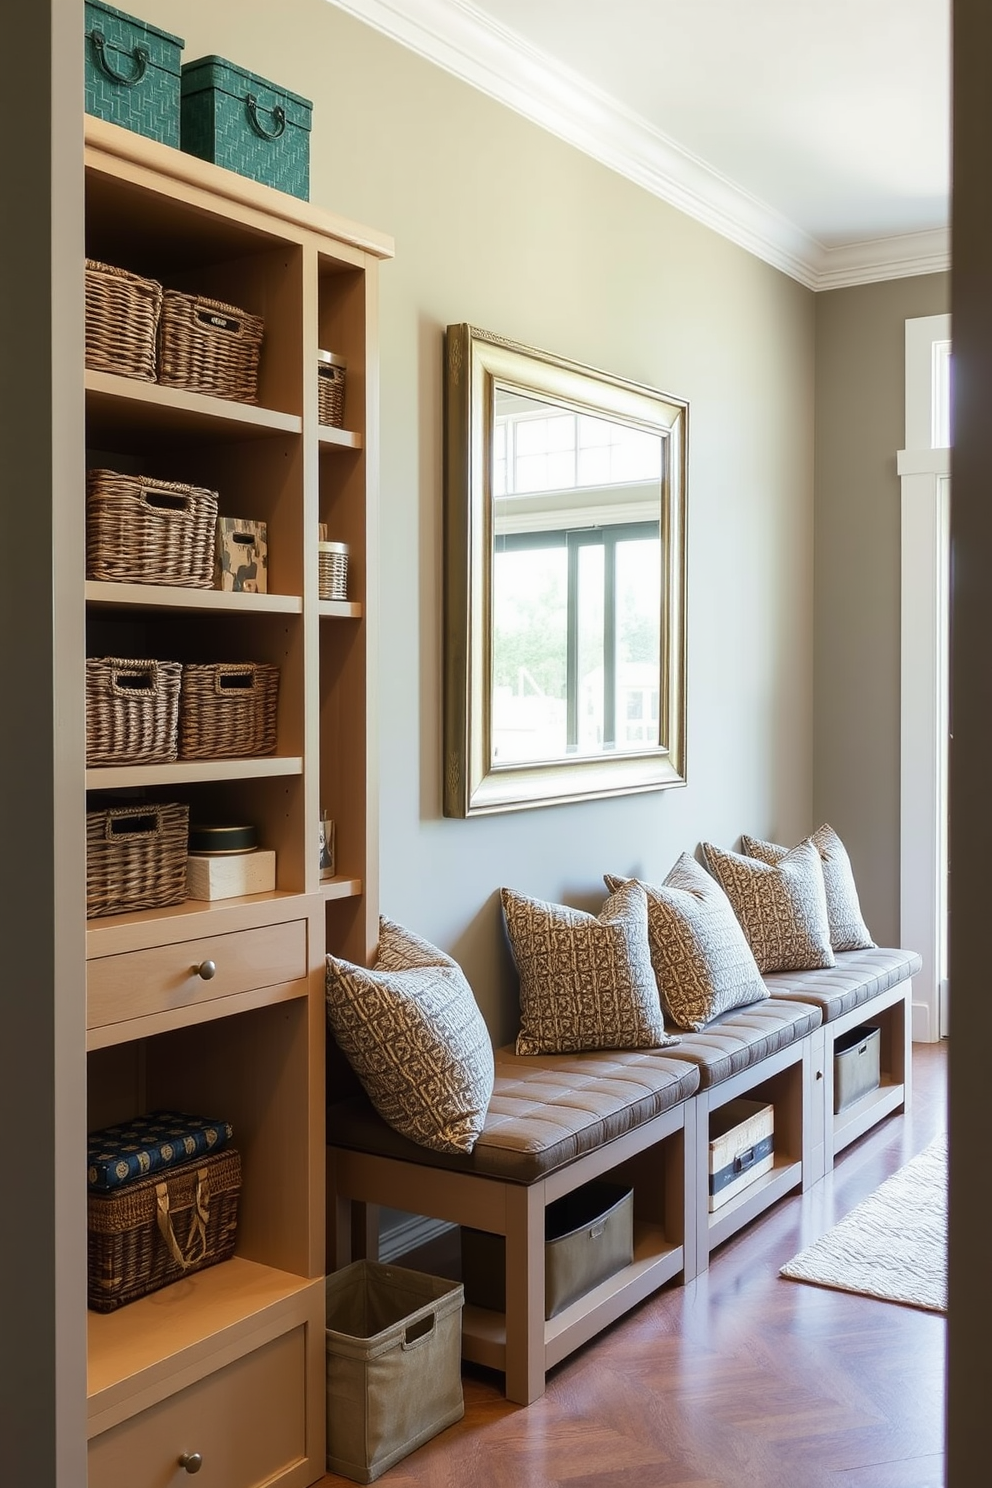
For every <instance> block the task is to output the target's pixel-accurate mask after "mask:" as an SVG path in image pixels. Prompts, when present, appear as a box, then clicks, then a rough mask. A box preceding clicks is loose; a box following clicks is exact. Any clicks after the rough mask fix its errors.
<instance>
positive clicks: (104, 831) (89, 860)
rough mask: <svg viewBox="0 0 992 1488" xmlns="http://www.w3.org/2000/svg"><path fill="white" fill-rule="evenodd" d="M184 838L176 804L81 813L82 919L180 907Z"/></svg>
mask: <svg viewBox="0 0 992 1488" xmlns="http://www.w3.org/2000/svg"><path fill="white" fill-rule="evenodd" d="M188 838H189V807H188V806H186V805H184V804H182V803H181V802H169V803H166V804H162V803H158V802H156V803H155V804H153V805H147V804H145V805H136V806H112V807H109V808H107V809H105V810H100V811H87V813H86V914H87V918H89V919H92V918H94V917H95V916H97V915H111V914H126V913H127V912H128V911H129V910H133V909H160V908H161V907H162V906H163V905H166V904H181V903H182V902H183V900H184V899H185V898H186V844H187V841H188Z"/></svg>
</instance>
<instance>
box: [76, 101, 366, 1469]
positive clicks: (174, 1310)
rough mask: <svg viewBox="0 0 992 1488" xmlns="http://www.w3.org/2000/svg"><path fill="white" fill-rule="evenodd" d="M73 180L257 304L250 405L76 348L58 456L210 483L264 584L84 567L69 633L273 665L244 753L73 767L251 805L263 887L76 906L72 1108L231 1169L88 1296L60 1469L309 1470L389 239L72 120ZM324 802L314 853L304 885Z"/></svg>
mask: <svg viewBox="0 0 992 1488" xmlns="http://www.w3.org/2000/svg"><path fill="white" fill-rule="evenodd" d="M86 181H87V198H86V251H87V255H88V256H89V257H91V258H96V259H99V260H102V261H103V262H106V263H112V264H116V265H119V266H120V267H123V268H126V269H129V270H131V271H132V272H135V273H139V274H144V275H147V276H149V277H153V278H155V279H158V280H159V281H160V282H162V283H163V284H165V285H166V286H168V287H172V288H177V289H185V290H196V291H197V292H199V293H202V294H205V295H209V296H211V297H213V298H216V299H220V300H223V301H225V302H226V303H229V304H235V305H238V306H240V307H241V308H243V309H245V310H248V311H250V312H252V313H254V314H256V315H259V316H261V317H262V318H263V319H264V322H265V339H264V342H263V350H262V363H261V371H260V378H259V402H258V404H257V405H256V404H250V405H249V404H241V403H234V402H230V401H227V400H224V399H220V398H214V397H207V396H204V395H202V394H199V393H193V392H184V391H181V390H176V389H172V388H164V387H161V386H159V385H158V384H157V383H143V382H138V381H133V380H130V379H128V378H124V377H118V376H113V375H109V374H105V373H100V372H95V371H89V370H88V371H87V372H86V373H85V394H86V416H87V463H88V465H91V466H102V467H106V468H111V469H119V470H124V471H128V472H133V473H138V474H143V475H147V476H151V477H154V478H156V479H159V480H163V481H166V480H171V481H181V482H189V483H191V484H196V485H203V486H207V487H209V488H210V489H213V490H216V491H217V492H218V497H219V509H220V512H221V514H222V515H226V516H234V517H238V518H240V519H246V520H247V519H250V518H254V519H258V520H262V521H264V522H265V523H266V524H267V529H268V556H269V562H268V591H269V592H268V593H266V594H231V593H221V592H218V591H212V590H195V589H183V588H176V587H170V586H164V585H158V584H154V583H149V584H133V583H127V584H113V583H107V582H96V581H87V582H86V583H85V586H84V593H85V600H86V613H87V654H88V655H93V656H105V655H115V656H123V657H128V656H134V657H141V658H149V657H155V658H158V659H161V660H176V661H180V662H198V661H238V662H241V661H249V660H250V661H267V662H272V663H275V664H276V665H278V666H279V669H280V693H279V709H278V721H277V746H276V751H275V753H274V754H272V755H267V756H259V757H254V758H250V759H228V760H183V759H178V760H176V761H174V762H170V763H165V764H160V765H131V764H127V763H124V762H122V763H121V764H119V765H112V766H101V767H99V768H90V769H87V771H86V776H85V784H86V789H87V792H94V793H98V797H97V796H96V795H94V796H93V797H92V798H91V799H93V800H94V801H96V800H97V799H99V801H100V802H101V803H105V802H106V801H107V800H109V801H110V802H111V803H113V802H115V801H119V802H120V803H122V804H123V803H126V804H131V803H132V802H133V801H134V800H135V799H148V800H151V801H171V800H176V801H182V802H186V803H187V804H188V805H189V807H190V813H191V817H192V819H194V820H196V819H200V820H205V821H206V820H224V819H235V820H239V821H250V822H253V823H255V824H256V825H257V827H258V829H259V837H260V842H261V845H262V846H264V847H268V848H273V849H275V852H276V863H277V866H276V888H275V890H274V891H273V892H271V893H264V894H254V895H247V896H244V897H241V898H237V899H227V900H220V901H213V902H205V901H193V900H186V901H185V902H184V903H182V904H178V905H172V906H169V907H167V908H163V909H157V910H138V911H135V912H133V913H131V914H124V915H114V916H109V917H106V918H96V919H91V920H89V921H88V928H87V1048H88V1051H89V1053H88V1061H89V1063H88V1089H89V1112H88V1119H89V1126H90V1128H91V1129H94V1128H97V1127H101V1126H104V1125H107V1124H110V1123H112V1122H114V1121H118V1120H124V1119H127V1118H129V1117H131V1116H134V1115H136V1114H139V1113H140V1112H143V1111H148V1110H153V1109H155V1108H156V1107H163V1106H165V1107H172V1108H179V1109H185V1110H189V1111H192V1112H196V1113H199V1114H206V1115H210V1116H212V1117H215V1118H217V1119H226V1120H229V1121H230V1122H231V1123H232V1126H233V1128H234V1143H235V1145H236V1146H237V1147H238V1149H239V1151H240V1153H241V1157H242V1169H243V1181H242V1190H241V1202H240V1211H239V1224H238V1239H237V1249H236V1255H235V1258H234V1259H233V1260H229V1261H225V1262H223V1263H222V1264H220V1265H217V1266H215V1267H212V1268H209V1269H207V1270H205V1271H201V1272H197V1273H195V1274H194V1275H191V1276H189V1277H188V1278H186V1279H184V1280H182V1281H180V1282H177V1283H175V1284H174V1285H172V1286H170V1287H166V1288H164V1289H162V1290H160V1291H157V1292H154V1293H152V1294H150V1295H149V1296H147V1297H144V1298H142V1299H140V1300H139V1301H137V1302H134V1303H131V1304H130V1305H128V1306H126V1307H124V1308H122V1309H120V1310H119V1311H118V1312H115V1313H110V1314H106V1315H102V1314H97V1313H93V1312H91V1313H90V1314H89V1372H88V1395H89V1433H90V1452H89V1484H90V1488H146V1485H147V1488H151V1485H152V1484H158V1483H164V1482H165V1481H167V1480H168V1481H172V1477H171V1476H170V1474H173V1473H175V1472H176V1471H177V1466H176V1464H177V1463H178V1462H179V1459H180V1457H181V1456H182V1455H183V1454H184V1453H193V1452H198V1453H200V1454H201V1455H202V1458H203V1467H204V1471H206V1470H207V1468H208V1467H209V1468H210V1469H211V1475H210V1481H211V1482H214V1481H216V1482H217V1483H218V1484H221V1485H223V1488H258V1485H261V1484H263V1483H264V1484H265V1485H267V1488H276V1485H278V1488H303V1485H305V1484H310V1483H313V1482H314V1481H315V1480H317V1479H318V1478H319V1477H320V1476H321V1475H322V1474H323V1472H324V1342H323V1326H324V1322H323V1314H324V1300H323V1274H324V1267H325V1260H324V1255H325V1250H324V1233H323V1230H324V1225H323V1220H324V1110H325V1090H324V1039H325V1032H324V1030H325V1018H324V998H323V958H324V954H325V951H326V950H328V949H331V950H334V951H335V952H337V953H338V954H341V955H345V956H348V957H350V958H352V959H355V960H359V961H367V959H368V957H369V955H370V952H371V950H372V948H373V947H374V945H375V941H376V938H377V928H378V903H377V878H378V875H377V853H376V832H377V823H376V818H375V801H376V796H377V789H376V784H377V783H376V776H375V762H374V748H373V739H372V737H371V729H370V719H371V718H372V715H373V681H372V662H373V657H374V650H375V648H374V637H373V635H372V622H373V620H374V616H375V595H374V593H373V592H372V580H371V574H372V570H373V555H374V552H375V498H376V482H377V476H378V471H377V464H376V458H375V454H376V449H377V436H378V429H377V420H378V405H377V398H376V369H377V362H376V330H377V322H376V303H377V299H376V279H377V267H378V262H379V260H381V259H383V258H387V257H389V256H390V255H391V252H392V245H391V242H390V240H389V239H388V238H386V237H385V236H383V235H381V234H378V233H376V232H373V231H372V230H370V229H366V228H362V227H359V226H357V225H356V224H352V223H349V222H347V221H345V220H344V219H339V218H336V217H334V216H331V215H330V214H327V213H324V212H321V211H318V210H317V209H315V208H313V207H311V206H310V205H308V204H306V203H301V202H299V201H298V200H297V199H296V198H294V197H289V196H285V195H283V194H282V193H279V192H276V191H272V190H269V189H268V188H266V187H264V186H259V185H257V184H256V183H254V182H250V181H247V180H244V179H242V178H241V177H238V176H234V175H232V174H231V173H230V172H227V171H223V170H221V169H219V168H218V167H215V166H212V165H209V164H207V163H205V162H202V161H199V160H196V159H194V158H192V157H190V156H187V155H183V154H181V153H180V152H179V151H175V150H170V149H168V148H167V147H165V146H163V145H160V144H157V143H154V142H152V141H149V140H146V139H144V138H142V137H140V136H139V135H137V134H134V133H132V132H130V131H128V130H123V129H119V128H117V127H116V126H114V125H110V124H106V123H104V122H102V121H97V120H93V119H88V120H87V124H86ZM318 347H324V348H328V349H332V350H334V351H335V352H337V353H339V354H340V355H342V356H344V357H345V358H346V360H347V365H348V384H347V396H346V406H345V427H344V428H343V429H340V430H338V429H328V428H325V427H323V426H321V425H320V424H319V423H318V419H317V365H318V360H317V355H316V353H317V350H318ZM82 491H83V479H82V472H81V475H80V499H81V500H82ZM321 522H324V523H327V524H328V528H329V531H330V534H331V536H332V537H334V538H336V539H339V540H341V541H345V542H347V543H348V544H349V550H350V563H349V584H348V598H347V600H344V601H335V602H331V601H320V600H319V598H318V592H317V568H318V565H317V541H318V535H319V533H318V524H319V523H321ZM325 808H326V810H327V811H328V812H329V813H330V814H331V815H332V816H333V817H334V819H335V822H336V853H337V872H336V874H335V877H333V878H332V879H329V880H326V881H321V877H320V867H319V853H318V832H319V821H320V815H321V811H322V810H323V809H325ZM208 962H209V963H212V965H213V967H214V968H215V969H214V970H211V971H210V973H209V974H208V975H207V976H204V975H203V974H202V968H203V967H204V966H205V965H206V964H207V963H208ZM232 1420H237V1421H238V1422H239V1430H238V1432H236V1433H232V1432H231V1431H230V1429H229V1428H230V1422H231V1421H232ZM234 1438H237V1440H236V1441H235V1440H234ZM178 1471H179V1472H180V1475H181V1469H178ZM204 1481H206V1479H204Z"/></svg>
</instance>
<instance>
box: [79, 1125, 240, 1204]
mask: <svg viewBox="0 0 992 1488" xmlns="http://www.w3.org/2000/svg"><path fill="white" fill-rule="evenodd" d="M233 1135H234V1133H233V1132H232V1130H231V1125H230V1123H229V1122H227V1121H211V1120H209V1119H208V1118H206V1117H203V1116H189V1115H187V1114H186V1112H185V1111H149V1113H148V1115H147V1116H135V1117H134V1118H133V1120H131V1121H124V1122H121V1123H119V1124H118V1125H117V1126H105V1127H103V1128H102V1129H101V1130H100V1131H95V1132H90V1134H89V1136H88V1137H87V1139H86V1143H87V1168H86V1183H87V1187H88V1188H89V1189H90V1191H91V1192H95V1193H109V1192H110V1190H111V1189H115V1188H121V1187H122V1186H123V1185H124V1184H125V1183H133V1182H134V1181H135V1180H136V1179H140V1178H150V1177H151V1175H152V1174H153V1173H157V1172H158V1171H159V1169H161V1168H175V1167H178V1166H179V1165H180V1164H181V1163H188V1162H192V1161H193V1159H194V1158H199V1157H203V1156H204V1154H205V1153H207V1152H220V1151H221V1149H222V1148H224V1147H226V1146H227V1144H228V1142H229V1141H230V1140H231V1137H232V1136H233Z"/></svg>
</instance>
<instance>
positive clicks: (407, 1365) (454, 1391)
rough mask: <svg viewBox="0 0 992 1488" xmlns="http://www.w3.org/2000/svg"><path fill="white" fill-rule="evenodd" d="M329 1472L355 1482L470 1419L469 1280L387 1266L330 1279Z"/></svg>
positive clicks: (351, 1269) (346, 1271) (361, 1264)
mask: <svg viewBox="0 0 992 1488" xmlns="http://www.w3.org/2000/svg"><path fill="white" fill-rule="evenodd" d="M326 1298H327V1312H326V1323H327V1327H326V1344H327V1467H328V1470H329V1471H330V1472H335V1473H341V1474H342V1475H343V1476H344V1477H346V1478H351V1480H352V1481H353V1482H355V1483H371V1482H374V1481H375V1479H376V1478H378V1477H379V1476H380V1475H381V1474H382V1473H384V1472H385V1471H386V1470H387V1468H390V1467H392V1466H393V1464H394V1463H396V1462H399V1461H400V1459H401V1458H403V1457H406V1456H408V1455H409V1453H410V1452H413V1451H414V1450H415V1449H416V1448H417V1447H419V1446H422V1445H423V1443H424V1442H426V1441H429V1440H430V1438H431V1437H432V1436H436V1435H437V1433H438V1432H439V1431H443V1430H444V1428H445V1427H446V1426H451V1425H452V1424H453V1423H454V1422H455V1421H459V1420H461V1418H462V1416H463V1415H464V1413H465V1402H464V1397H463V1395H462V1372H461V1369H462V1365H461V1357H462V1304H463V1292H462V1287H461V1284H460V1283H458V1282H452V1281H448V1280H446V1279H444V1278H442V1277H437V1276H427V1275H425V1274H424V1273H423V1272H421V1271H409V1270H407V1269H406V1268H404V1267H402V1266H385V1265H382V1264H381V1263H380V1262H378V1261H354V1262H353V1263H352V1264H351V1265H350V1266H345V1267H343V1268H342V1269H341V1270H340V1271H335V1272H333V1273H332V1274H331V1275H330V1276H329V1277H328V1278H327V1282H326Z"/></svg>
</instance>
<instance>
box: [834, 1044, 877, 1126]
mask: <svg viewBox="0 0 992 1488" xmlns="http://www.w3.org/2000/svg"><path fill="white" fill-rule="evenodd" d="M881 1043H882V1032H881V1029H879V1028H875V1027H874V1026H873V1025H872V1024H870V1023H863V1024H861V1026H860V1027H858V1028H852V1029H851V1030H850V1031H849V1032H848V1033H841V1034H839V1035H838V1036H837V1038H836V1039H835V1040H834V1115H835V1116H836V1115H838V1114H839V1113H840V1112H841V1111H843V1110H846V1108H847V1107H848V1106H853V1105H854V1102H855V1101H859V1100H860V1099H861V1097H862V1096H863V1095H867V1094H868V1093H869V1092H870V1091H872V1090H877V1089H878V1086H879V1082H880V1080H881V1072H880V1053H881Z"/></svg>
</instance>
